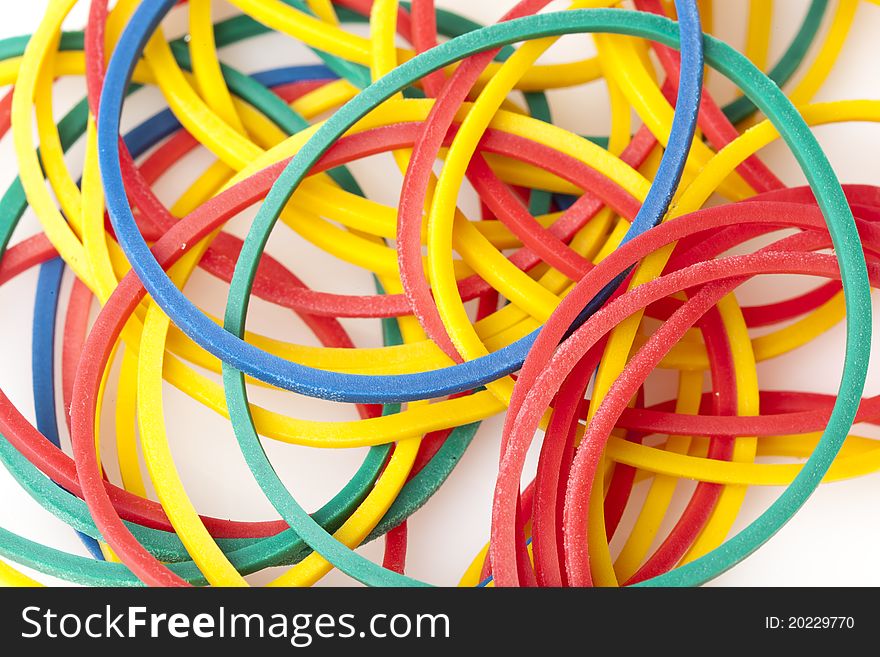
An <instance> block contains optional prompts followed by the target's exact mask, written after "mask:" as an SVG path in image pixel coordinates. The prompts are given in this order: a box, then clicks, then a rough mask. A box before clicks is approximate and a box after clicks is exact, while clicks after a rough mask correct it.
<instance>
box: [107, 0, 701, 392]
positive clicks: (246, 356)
mask: <svg viewBox="0 0 880 657" xmlns="http://www.w3.org/2000/svg"><path fill="white" fill-rule="evenodd" d="M174 4H175V3H174V1H173V0H148V1H147V2H144V3H142V4H141V5H140V6H139V7H138V9H137V11H136V12H135V14H134V15H133V16H132V19H131V21H130V22H129V24H128V26H127V27H126V29H125V31H124V33H123V35H122V37H121V39H120V41H119V43H118V45H117V48H116V50H115V51H114V53H113V57H112V59H111V61H110V65H109V67H108V70H107V76H106V79H105V84H104V89H103V92H102V98H101V108H100V113H99V117H98V143H99V154H100V158H101V173H102V176H103V180H104V188H105V194H106V197H107V207H108V210H109V212H110V217H111V220H112V222H113V226H114V229H115V230H116V234H117V237H118V239H119V242H120V245H121V246H122V248H123V250H124V251H125V253H126V255H127V256H128V259H129V261H130V262H131V264H132V266H133V267H134V269H135V271H136V272H137V273H138V276H139V277H140V279H141V280H142V281H143V282H144V286H145V287H146V288H147V290H148V291H149V293H150V295H151V296H152V297H153V298H154V299H155V300H156V302H157V303H159V305H160V306H161V307H162V308H163V310H164V311H165V312H166V313H167V314H168V316H169V317H170V318H171V319H172V321H173V322H174V323H175V325H177V326H178V328H180V329H181V330H183V331H184V332H185V333H186V334H187V335H188V336H189V337H190V338H191V339H193V340H194V341H195V342H196V343H197V344H199V345H200V346H202V347H203V348H205V349H206V350H208V351H209V352H210V353H212V354H214V355H215V356H217V357H218V358H220V359H221V360H222V361H223V362H224V363H227V364H228V365H231V366H233V367H235V368H236V369H238V370H241V371H243V372H245V373H247V374H249V375H251V376H254V377H255V378H259V379H261V380H263V381H265V382H267V383H271V384H272V385H275V386H277V387H279V388H284V389H287V390H291V391H294V392H297V393H300V394H303V395H308V396H311V397H319V398H323V399H329V400H334V401H342V402H360V403H395V402H406V401H413V400H419V399H431V398H435V397H440V396H444V395H448V394H454V393H458V392H464V391H467V390H472V389H474V388H477V387H479V386H481V385H484V384H486V383H489V382H491V381H494V380H496V379H498V378H500V377H502V376H504V375H507V374H511V373H513V372H515V371H516V370H518V369H519V368H520V367H521V366H522V363H523V362H524V360H525V357H526V355H527V353H528V351H529V348H530V347H531V346H532V344H533V343H534V341H535V339H536V337H537V331H536V332H533V333H531V334H530V335H528V336H526V337H525V338H522V339H520V340H518V341H517V342H514V343H513V344H511V345H508V346H506V347H504V348H502V349H500V350H499V351H496V352H494V353H492V354H490V355H488V356H485V357H483V358H479V359H476V360H472V361H467V362H465V363H463V364H461V365H456V366H453V367H447V368H442V369H438V370H433V371H429V372H421V373H416V374H402V375H394V376H389V375H381V376H376V375H359V374H342V373H337V372H327V371H324V370H319V369H315V368H311V367H307V366H304V365H300V364H297V363H293V362H290V361H287V360H285V359H283V358H279V357H277V356H275V355H273V354H270V353H268V352H265V351H263V350H261V349H259V348H257V347H254V346H252V345H250V344H247V343H246V342H244V341H242V340H241V339H240V338H238V337H236V336H235V335H234V334H233V332H232V331H238V330H239V329H240V328H241V327H240V326H236V324H237V322H234V321H233V322H232V323H230V321H229V320H230V319H231V318H230V317H228V316H227V325H226V329H224V328H222V327H219V326H217V325H216V324H214V322H212V321H211V320H210V319H208V318H207V317H206V316H205V315H203V314H202V313H201V311H200V310H199V309H198V308H197V307H196V306H195V305H194V304H193V303H192V302H191V301H190V300H189V299H187V298H186V296H185V295H183V293H182V292H181V291H180V290H178V289H177V287H176V286H175V285H174V283H173V282H172V281H171V280H170V279H169V278H168V277H167V276H166V274H165V272H164V271H163V270H162V268H161V267H160V266H159V264H158V263H157V262H156V260H155V258H154V257H153V255H152V253H151V252H150V249H149V247H148V246H147V244H146V242H145V241H144V239H143V237H142V236H141V234H140V231H139V230H138V228H137V224H136V222H135V221H134V217H133V216H132V214H131V209H130V207H129V206H128V200H127V197H126V193H125V187H124V183H123V180H122V174H121V170H120V167H119V155H118V152H117V146H116V139H117V138H118V137H117V136H118V134H119V121H120V116H121V111H122V103H123V98H124V95H125V90H126V89H127V87H128V84H129V80H130V78H131V72H132V68H133V65H134V62H136V61H137V60H138V59H139V57H140V54H141V52H142V50H143V47H144V45H145V43H146V41H147V39H148V38H149V37H150V35H151V34H152V33H153V32H154V31H155V29H156V27H157V26H158V24H159V22H160V21H161V20H162V18H163V17H164V15H165V14H166V13H167V12H168V11H169V10H170V9H171V7H173V6H174ZM621 11H623V10H617V9H615V10H574V11H569V12H565V13H564V14H561V15H562V16H564V17H565V18H566V19H572V20H575V19H577V18H578V17H584V18H588V20H589V19H593V20H597V21H599V24H600V25H602V29H604V30H605V31H610V32H621V33H625V32H626V26H625V25H623V24H622V23H621V19H622V18H625V16H624V15H623V14H621ZM547 16H553V14H545V15H543V16H542V17H541V19H540V20H537V19H533V18H527V19H517V20H515V21H508V22H506V23H503V24H501V25H502V27H503V29H502V30H501V31H502V32H507V31H512V30H514V29H517V32H521V33H522V35H523V36H525V37H526V38H528V37H530V36H532V35H542V36H544V35H554V34H563V33H566V32H567V31H570V30H567V28H566V26H565V25H561V26H560V25H559V23H558V21H557V23H555V24H554V25H553V27H551V28H550V29H549V30H548V29H543V28H542V27H540V26H539V25H536V23H541V22H543V21H545V20H547V19H546V17H547ZM647 20H650V21H651V22H654V21H656V22H657V23H658V24H662V23H663V22H664V21H665V20H666V19H662V18H659V17H653V18H649V19H647ZM698 23H699V21H698V20H697V21H696V24H698ZM511 26H513V27H511ZM498 31H499V27H498V26H491V27H488V28H484V29H483V30H482V31H480V32H479V33H478V32H472V33H469V34H466V35H464V36H461V37H457V38H456V39H455V40H454V42H456V45H460V44H462V43H464V44H467V47H466V49H465V51H464V52H463V53H461V54H463V55H464V56H467V55H471V54H474V53H477V52H481V51H484V50H487V49H489V48H491V47H494V46H495V45H499V44H500V42H499V43H496V42H495V41H493V40H492V39H493V38H494V35H495V34H497V32H498ZM475 35H476V36H475ZM496 40H497V39H496ZM449 43H453V42H446V43H445V44H442V45H440V46H439V47H437V48H434V49H432V50H431V51H430V52H429V53H425V54H423V55H419V56H417V57H415V58H414V59H412V60H410V61H408V62H406V63H405V64H403V65H402V66H400V67H398V68H397V69H396V70H395V71H393V72H392V73H390V74H389V75H387V76H385V77H384V78H382V79H380V80H378V81H376V82H375V83H373V84H372V85H371V86H370V87H368V88H367V89H365V90H364V91H363V92H361V93H360V94H359V95H358V96H357V97H356V98H355V99H354V100H352V101H350V102H349V103H347V104H346V105H345V106H343V107H342V108H341V109H340V110H339V111H338V112H336V113H335V114H334V115H333V116H332V117H331V118H330V119H328V120H327V122H326V123H325V124H324V125H323V126H322V127H321V129H320V130H319V131H318V132H317V133H316V135H315V136H314V137H313V139H312V140H310V142H309V143H307V144H306V146H305V147H304V148H303V150H302V151H301V152H300V153H299V154H298V155H297V156H296V157H295V158H294V159H293V160H292V161H291V163H290V164H289V165H288V167H287V168H286V169H285V171H284V173H282V174H281V176H280V177H279V179H278V181H276V184H275V185H274V186H273V187H272V190H271V191H270V192H269V195H268V196H267V199H266V200H267V202H268V201H270V200H271V201H273V202H276V203H284V202H286V201H287V199H288V198H289V196H290V195H291V194H292V192H293V190H294V189H295V188H296V186H297V185H298V184H299V182H300V181H301V180H302V178H304V177H305V175H306V174H307V172H308V170H309V169H311V167H312V165H313V163H314V161H316V160H317V159H318V157H320V155H322V154H323V151H321V152H317V150H316V149H314V148H310V145H311V144H312V143H314V142H316V141H318V140H319V139H320V138H324V139H325V143H328V144H329V143H332V142H333V141H335V139H336V138H338V137H339V136H341V135H342V134H343V133H344V132H345V130H346V129H347V128H348V127H350V126H351V124H353V123H354V122H355V121H356V120H357V119H358V118H360V116H362V115H363V110H362V109H361V108H362V107H363V106H369V107H373V106H375V105H376V104H378V103H380V102H382V101H383V100H385V99H387V98H388V97H390V96H392V95H393V94H394V93H397V92H398V91H400V90H402V89H404V88H406V87H407V86H409V85H410V84H412V82H413V81H414V80H415V79H418V78H420V77H422V76H423V75H424V74H426V73H428V72H430V71H431V70H437V69H438V68H441V67H442V66H445V65H447V64H449V63H451V62H453V61H454V60H455V59H456V57H455V56H451V54H450V53H452V54H453V55H454V47H450V46H448V45H447V44H449ZM676 45H677V44H676ZM699 52H700V51H699V49H697V52H694V53H691V50H690V48H689V49H687V50H686V52H685V54H683V55H682V69H683V70H684V69H685V67H687V70H693V69H694V64H695V63H696V62H699V67H702V60H701V59H700V54H699ZM426 55H427V56H428V57H427V59H426ZM426 61H429V62H431V64H430V65H428V66H426V65H425V62H426ZM685 82H687V81H686V80H682V84H684V83H685ZM685 86H687V85H685ZM682 100H683V101H684V97H682ZM682 104H683V103H682ZM695 121H696V116H695V114H694V115H693V116H691V117H690V118H689V120H687V121H685V120H679V121H678V122H675V123H674V126H673V127H676V128H677V129H678V130H679V131H681V133H680V134H678V135H672V136H671V138H670V139H671V141H673V142H674V143H685V142H687V141H688V139H687V136H688V134H692V132H693V129H694V128H693V126H691V127H689V125H690V124H691V123H695ZM328 137H329V138H328ZM673 137H674V140H673V139H672V138H673ZM676 159H677V158H676ZM664 164H665V166H664V167H663V171H662V172H661V173H662V177H661V180H667V181H671V180H676V179H677V178H678V174H676V173H675V170H674V165H675V164H676V161H675V159H670V158H664ZM658 176H660V173H658ZM655 195H656V196H659V197H660V198H663V197H665V195H666V192H665V191H664V192H663V193H660V192H659V191H658V192H656V193H655ZM266 207H267V205H266V204H264V206H263V207H262V208H261V210H260V212H259V213H258V214H257V217H256V219H255V220H254V223H253V226H252V228H251V232H250V233H249V235H248V238H247V239H246V240H245V243H244V246H243V248H242V252H241V256H240V258H239V264H238V266H237V267H236V271H235V275H234V276H233V279H232V285H231V288H230V290H231V292H232V291H235V290H240V289H241V288H243V287H249V286H250V284H251V281H247V280H246V279H245V276H244V271H243V269H242V264H241V263H242V262H247V261H248V260H249V259H250V260H252V259H254V258H256V257H258V253H259V252H260V251H261V250H262V248H263V244H261V243H260V240H258V239H257V238H255V237H254V236H255V235H258V234H259V233H261V232H263V229H264V228H265V227H266V224H267V223H268V224H270V225H271V223H274V219H273V218H272V217H271V216H270V215H269V214H268V213H267V211H266ZM649 210H650V211H651V212H654V213H656V217H654V218H653V219H652V218H650V217H648V216H647V211H646V213H645V214H643V215H642V216H643V220H641V221H640V223H639V225H638V226H637V227H636V228H635V230H644V229H647V228H648V227H650V226H651V225H653V224H654V223H655V221H657V220H658V219H659V217H662V214H663V213H664V212H665V207H661V204H659V203H658V204H657V205H656V206H655V207H653V208H649ZM640 214H641V213H640ZM266 232H268V231H266ZM635 234H636V233H633V234H632V235H631V237H634V236H635Z"/></svg>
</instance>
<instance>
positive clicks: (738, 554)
mask: <svg viewBox="0 0 880 657" xmlns="http://www.w3.org/2000/svg"><path fill="white" fill-rule="evenodd" d="M583 32H608V33H613V34H622V35H629V36H638V37H641V38H646V39H649V40H651V41H656V42H659V43H661V44H663V45H665V46H669V47H674V48H677V47H678V45H679V34H678V26H677V24H676V23H674V22H672V21H670V20H669V19H666V18H662V17H659V16H655V15H650V14H643V13H640V12H632V11H626V10H619V9H610V10H609V9H592V10H589V9H586V10H571V11H566V12H562V13H552V14H541V15H537V16H530V17H526V18H519V19H515V20H511V21H507V22H504V23H499V24H496V25H492V26H489V27H486V28H483V29H481V30H479V31H476V32H472V33H469V34H466V35H464V36H461V37H458V38H456V39H453V40H451V41H448V42H446V43H444V44H441V45H439V46H438V47H436V48H433V49H432V50H430V51H428V52H426V53H423V54H421V55H419V56H417V57H415V58H414V59H412V60H410V61H408V62H406V63H404V64H402V65H401V66H399V67H398V68H397V69H395V70H394V71H391V72H390V73H388V75H386V76H385V77H383V78H381V79H380V80H378V81H376V82H375V83H373V84H372V85H371V86H370V87H368V88H367V89H365V90H364V91H363V92H361V93H360V94H359V95H358V96H357V97H355V98H354V99H352V100H351V101H350V102H348V103H347V104H346V105H344V106H343V107H342V108H340V109H339V110H338V111H337V112H336V113H334V115H333V116H332V117H330V118H329V119H328V120H327V121H326V122H325V123H324V125H323V126H322V127H321V128H320V129H319V130H318V131H317V132H316V133H315V135H313V137H312V138H311V139H310V140H309V141H308V142H307V143H306V144H305V145H304V146H303V148H302V149H301V150H300V151H299V153H297V155H296V156H295V157H294V158H293V159H292V160H291V162H290V164H289V165H288V166H287V167H286V168H285V170H284V172H283V173H282V174H281V175H280V176H279V177H278V179H277V180H276V182H275V184H274V185H273V187H272V189H271V190H270V192H269V194H268V195H267V197H266V199H265V201H264V203H263V205H262V206H261V207H260V210H259V212H258V213H257V216H256V218H255V219H254V221H253V223H252V225H251V229H250V231H249V233H248V236H247V238H246V239H245V242H244V245H243V247H242V250H241V254H240V256H239V260H238V263H237V265H236V269H235V274H234V275H233V279H232V282H231V285H230V291H229V298H228V303H227V309H226V315H225V322H224V326H225V328H226V329H227V330H228V331H229V332H230V333H232V334H233V335H235V336H236V337H239V338H241V336H242V335H243V332H244V326H245V317H246V314H247V308H248V302H249V299H250V292H251V287H252V283H253V278H254V273H255V270H256V264H257V263H258V261H259V258H260V255H261V254H262V251H263V248H264V247H265V244H266V242H267V240H268V237H269V234H270V233H271V230H272V227H273V226H274V224H275V222H276V220H277V217H278V215H279V214H280V211H281V209H282V208H283V207H284V205H286V203H287V201H288V200H289V199H290V197H291V195H292V194H293V192H294V190H295V189H296V188H297V187H298V186H299V184H300V183H301V182H302V180H303V179H304V178H305V177H306V176H307V175H308V172H309V171H310V170H311V169H312V167H313V166H314V164H315V163H316V162H317V161H318V159H319V158H320V157H321V156H322V155H323V154H324V153H325V152H326V151H327V149H328V148H329V147H330V146H331V145H332V144H333V143H335V141H336V140H337V139H339V138H340V137H341V136H342V135H343V134H344V133H345V132H346V131H347V130H348V129H349V128H351V127H352V126H353V125H354V124H355V123H356V122H357V121H358V120H359V119H360V118H362V117H364V116H365V115H366V114H367V113H368V112H369V111H370V110H371V109H373V108H375V107H376V106H378V105H379V104H381V103H382V102H383V101H385V100H387V99H388V98H390V97H391V96H393V95H394V94H395V93H397V92H399V91H400V90H401V89H403V88H406V87H407V86H409V85H411V84H412V83H413V82H414V81H415V80H418V79H420V78H422V77H424V76H425V75H427V74H429V73H431V72H433V71H436V70H439V69H441V68H443V67H445V66H447V65H449V64H451V63H453V62H455V61H458V60H461V59H463V58H465V57H468V56H470V55H474V54H477V53H479V52H483V51H485V50H490V49H492V48H496V47H498V46H501V45H504V44H510V43H516V42H520V41H525V40H530V39H536V38H543V37H551V36H561V35H564V34H572V33H583ZM705 56H706V61H707V62H708V63H709V64H710V65H711V66H712V67H713V68H715V69H716V70H717V71H718V72H720V73H721V74H723V75H725V76H726V77H728V78H729V79H730V80H731V81H732V82H734V83H735V84H736V85H738V86H739V87H740V88H741V89H742V90H743V92H744V93H745V94H746V95H747V96H748V97H750V98H751V99H752V101H753V102H754V103H755V105H756V106H757V107H758V108H759V109H760V110H761V111H763V112H764V114H765V115H766V116H767V117H768V118H769V119H770V120H771V122H772V123H773V124H774V125H775V126H776V128H777V130H778V131H779V133H780V135H781V136H782V138H783V139H784V140H785V141H786V143H787V144H788V146H789V147H790V148H791V149H792V152H793V154H794V156H795V158H796V159H797V161H798V163H799V164H800V166H801V168H802V169H803V171H804V173H805V175H806V178H807V181H808V182H809V184H810V186H811V188H812V189H813V191H814V194H815V196H816V199H817V202H818V204H819V207H820V209H821V210H822V211H823V214H824V215H825V217H826V222H827V224H828V229H829V233H830V235H831V239H832V243H833V244H834V246H835V249H836V254H837V258H838V260H839V262H840V268H841V278H842V283H843V288H844V296H845V303H846V311H847V322H846V331H847V340H846V356H845V361H844V367H843V374H842V376H841V383H840V389H839V391H838V397H837V400H836V401H835V404H834V407H833V410H832V413H831V417H830V419H829V421H828V425H827V428H826V430H825V432H823V435H822V438H821V440H820V441H819V443H818V444H817V447H816V450H815V451H814V452H813V454H812V456H811V457H810V458H809V459H808V460H807V462H806V463H805V464H804V466H803V468H802V469H801V471H800V472H799V474H798V476H797V477H795V479H794V480H793V481H792V483H791V484H790V485H789V486H788V488H787V489H786V490H785V492H784V493H782V495H781V496H780V497H779V498H778V499H777V500H776V501H775V502H774V503H773V504H772V505H771V506H770V507H769V508H768V509H767V511H765V512H764V514H762V515H761V516H760V517H759V518H758V519H757V520H755V521H754V522H753V523H752V524H750V525H749V526H748V527H747V528H746V529H744V530H743V531H741V532H740V533H739V534H737V535H736V536H734V537H733V538H731V539H729V540H728V541H727V542H726V543H724V544H723V545H722V546H721V547H719V548H716V549H715V550H713V551H712V552H709V553H708V554H706V555H705V556H703V557H701V558H700V559H697V560H695V561H693V562H691V563H689V564H687V565H685V566H682V567H679V568H677V569H675V570H673V571H671V572H669V573H666V574H664V575H662V576H660V577H657V578H654V579H652V580H649V581H648V582H645V584H654V585H665V586H669V585H694V584H701V583H703V582H705V581H708V580H709V579H711V578H713V577H716V576H717V575H719V574H721V573H723V572H724V571H726V570H727V569H729V568H730V567H732V566H733V565H735V564H736V563H738V562H739V561H741V560H742V559H744V558H745V557H747V556H748V555H749V554H751V553H752V552H753V551H754V550H756V549H757V548H758V547H759V546H760V545H762V544H763V543H764V542H765V541H767V540H768V539H769V538H770V537H771V536H772V535H773V534H774V533H775V532H776V531H778V530H779V529H780V528H781V527H782V526H784V525H785V523H786V522H787V521H788V520H789V519H790V518H791V517H792V515H793V514H794V513H795V512H796V511H797V509H799V508H800V506H801V505H803V503H804V502H805V501H806V499H807V498H808V497H809V495H810V494H811V493H812V492H813V490H815V488H816V486H817V485H818V483H819V481H821V479H822V476H823V475H824V473H825V472H826V471H827V469H828V467H829V466H830V464H831V462H832V460H833V459H834V456H835V455H836V454H837V452H838V451H839V449H840V447H841V445H842V444H843V441H844V439H845V438H846V435H847V432H848V430H849V427H850V426H851V424H852V421H853V419H854V418H855V414H856V411H857V409H858V406H859V403H860V398H861V392H862V390H863V388H864V384H865V378H866V375H867V365H868V358H869V355H870V336H871V299H870V287H869V283H868V276H867V269H866V266H865V260H864V255H863V253H862V250H861V243H860V240H859V236H858V232H857V231H856V228H855V222H854V220H853V216H852V212H851V211H850V208H849V205H848V203H847V201H846V198H845V196H844V194H843V190H842V189H841V187H840V183H839V182H838V180H837V177H836V176H835V174H834V171H833V169H832V168H831V165H830V164H829V162H828V160H827V158H826V157H825V154H824V153H823V152H822V149H821V148H820V147H819V144H818V142H817V141H816V139H815V138H814V136H813V135H812V133H811V132H810V129H809V127H808V126H807V125H806V124H805V123H804V121H803V119H802V118H801V116H800V114H798V112H797V111H796V110H795V108H794V107H793V106H792V104H791V103H790V102H789V100H788V99H787V98H786V97H785V95H784V94H783V93H782V92H781V91H780V90H779V88H778V86H777V85H776V84H775V83H774V82H773V81H772V80H771V79H770V78H768V77H767V76H766V75H764V74H763V73H762V72H761V71H759V70H758V69H757V68H756V67H755V66H754V65H753V64H752V63H751V62H750V61H749V60H748V59H747V58H746V57H744V56H743V55H741V54H740V53H739V52H737V51H736V50H734V49H733V48H731V47H730V46H728V45H727V44H724V43H723V42H721V41H719V40H717V39H715V38H713V37H710V36H706V40H705ZM223 381H224V386H225V389H226V395H227V405H228V407H229V411H230V416H231V419H232V423H233V428H234V430H235V433H236V437H237V439H238V441H239V445H240V447H241V450H242V454H243V456H244V457H245V461H246V462H247V464H248V467H250V468H251V471H252V473H253V475H254V478H255V480H256V481H257V482H258V484H259V485H260V487H261V488H262V489H263V492H264V494H266V496H267V498H268V499H269V500H270V502H271V503H272V505H273V506H274V507H275V508H276V510H277V511H278V512H279V513H280V514H281V516H282V518H284V520H285V521H287V522H288V523H289V524H290V525H291V527H296V528H297V530H298V531H299V533H300V535H301V536H303V538H304V539H305V540H306V542H308V543H309V545H311V546H312V547H313V548H315V549H316V550H318V551H319V552H320V553H321V554H322V556H324V557H325V558H326V559H328V561H330V562H331V563H333V565H335V566H336V567H337V568H339V569H340V570H342V571H343V572H345V573H347V574H348V575H350V576H351V577H353V578H355V579H357V580H358V581H361V582H363V583H366V584H374V585H419V584H421V582H417V581H415V580H413V579H411V578H408V577H404V576H400V575H398V574H397V573H390V572H389V571H387V570H385V569H383V568H381V567H380V566H378V565H377V564H375V563H373V562H371V561H369V560H366V559H364V558H363V557H361V556H360V555H357V554H356V553H354V552H352V551H350V550H349V549H348V548H347V547H345V546H344V545H342V544H341V543H339V542H338V541H336V539H335V538H333V537H332V536H330V535H328V534H327V533H326V532H324V530H323V529H321V528H320V527H319V526H317V525H316V524H315V523H314V521H313V520H312V519H311V518H310V517H309V516H308V515H307V514H306V513H305V511H304V509H302V507H300V506H299V504H298V503H297V502H296V500H295V499H294V498H293V496H292V495H291V494H290V492H289V491H288V490H287V489H286V487H285V486H284V484H283V482H282V481H281V479H280V478H279V477H278V475H277V473H276V472H275V470H274V468H273V467H272V464H271V462H270V461H269V459H268V458H267V456H266V454H265V452H264V451H263V448H262V446H261V444H260V440H259V438H258V436H257V432H256V428H255V426H254V422H253V418H252V417H251V415H250V408H249V405H248V400H247V389H246V386H245V380H244V376H243V374H242V373H241V372H240V371H239V370H236V369H235V368H233V367H231V366H230V365H228V364H227V363H223Z"/></svg>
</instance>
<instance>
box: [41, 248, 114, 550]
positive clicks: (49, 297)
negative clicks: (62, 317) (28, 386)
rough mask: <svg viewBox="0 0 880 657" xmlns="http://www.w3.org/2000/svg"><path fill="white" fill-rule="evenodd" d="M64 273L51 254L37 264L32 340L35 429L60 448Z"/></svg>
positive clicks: (87, 539)
mask: <svg viewBox="0 0 880 657" xmlns="http://www.w3.org/2000/svg"><path fill="white" fill-rule="evenodd" d="M63 276H64V261H63V260H62V259H61V258H52V259H51V260H48V261H46V262H44V263H43V264H42V265H41V266H40V275H39V278H38V279H37V294H36V297H35V301H34V324H33V333H32V338H33V339H32V342H31V372H32V376H33V383H32V385H33V390H34V411H35V414H36V417H37V430H38V431H39V432H40V433H41V434H43V435H44V436H46V438H48V439H49V441H50V442H51V443H52V444H53V445H55V447H58V448H59V449H60V448H61V437H60V435H59V434H58V420H57V415H56V414H55V323H56V320H57V317H58V295H59V293H60V291H61V279H62V277H63ZM76 534H77V536H79V539H80V540H81V541H82V544H83V545H84V546H85V547H86V549H87V550H88V551H89V554H91V555H92V556H93V557H94V558H95V559H99V560H101V561H103V560H104V554H103V553H102V552H101V546H100V545H98V541H96V540H95V539H94V538H92V537H91V536H89V535H87V534H83V533H82V532H79V531H77V532H76Z"/></svg>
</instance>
